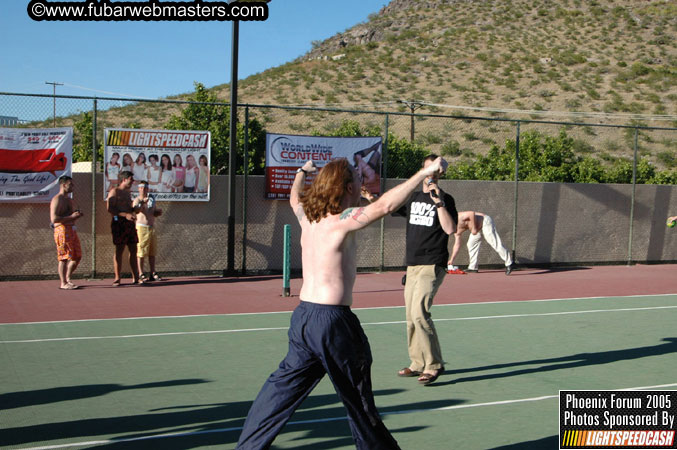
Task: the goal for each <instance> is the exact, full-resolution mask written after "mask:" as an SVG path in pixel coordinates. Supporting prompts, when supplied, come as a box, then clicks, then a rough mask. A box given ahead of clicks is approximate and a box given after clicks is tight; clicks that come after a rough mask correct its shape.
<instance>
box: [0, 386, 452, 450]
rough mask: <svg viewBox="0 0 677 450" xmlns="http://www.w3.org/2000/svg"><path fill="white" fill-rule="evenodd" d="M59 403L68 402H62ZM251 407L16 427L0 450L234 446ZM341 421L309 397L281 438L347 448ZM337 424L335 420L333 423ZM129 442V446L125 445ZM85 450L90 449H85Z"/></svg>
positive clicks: (333, 404)
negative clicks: (22, 448) (15, 448)
mask: <svg viewBox="0 0 677 450" xmlns="http://www.w3.org/2000/svg"><path fill="white" fill-rule="evenodd" d="M181 381H183V380H181ZM198 381H200V380H198ZM153 384H163V383H153ZM179 384H180V383H179ZM104 386H105V385H104ZM141 386H144V385H141ZM73 389H75V388H73ZM102 391H103V390H99V392H102ZM400 392H402V390H399V389H390V390H380V391H375V392H374V395H375V396H385V395H394V394H398V393H400ZM75 398H78V397H75ZM71 399H72V398H71ZM64 400H68V399H67V398H64ZM459 403H462V401H459V400H438V401H433V402H417V403H409V404H403V405H398V406H397V407H394V408H393V409H395V410H397V411H402V410H418V409H429V408H442V407H447V406H452V405H456V404H459ZM251 404H252V402H251V401H246V402H232V403H217V404H206V405H183V406H172V407H168V408H163V409H156V410H150V411H148V413H147V414H137V415H130V416H119V417H99V418H91V419H83V420H73V421H66V422H55V423H46V424H40V425H30V426H19V427H3V429H2V430H0V447H3V448H5V447H8V446H12V445H19V444H27V443H38V442H47V441H53V440H67V441H73V440H74V439H79V440H80V439H81V440H85V441H90V440H99V439H101V440H102V439H106V438H105V436H114V438H111V439H112V440H113V441H115V439H119V440H120V441H123V442H118V443H115V442H112V443H106V444H105V445H102V447H105V448H107V449H109V448H116V447H119V448H126V449H127V448H139V449H141V448H162V449H188V448H195V447H199V446H205V445H214V446H218V445H224V444H235V443H236V442H237V439H238V437H239V435H240V428H241V427H242V425H243V423H244V419H245V417H246V415H247V412H248V411H249V408H250V407H251ZM319 408H322V409H319ZM381 412H382V413H383V414H386V413H387V411H385V410H383V411H381ZM91 415H95V413H94V412H93V413H92V414H91ZM343 417H345V409H344V408H343V405H342V404H341V402H340V401H339V399H338V396H337V395H336V394H327V395H316V396H310V397H308V398H307V399H306V400H305V401H304V402H303V404H302V405H301V406H300V407H299V409H298V410H297V411H296V412H295V413H294V415H293V416H292V418H291V420H290V423H289V424H287V425H286V427H285V428H284V429H283V430H282V432H281V435H282V434H284V433H285V432H287V431H288V432H299V431H302V432H304V433H303V436H304V439H318V440H322V441H323V442H322V443H317V444H313V445H307V446H301V445H300V446H298V447H296V448H308V449H311V448H312V449H331V448H336V447H342V446H346V445H352V444H353V441H352V438H351V437H350V436H351V433H350V428H349V426H348V422H347V420H344V419H343ZM337 418H341V419H339V420H337ZM321 419H333V420H330V421H328V422H327V423H316V422H317V421H318V420H321ZM294 422H308V423H294ZM423 428H425V427H407V428H404V429H392V430H391V432H412V431H419V430H421V429H423ZM168 433H171V434H173V436H167V437H157V435H158V434H168ZM131 439H133V440H132V441H130V440H131ZM91 444H95V443H91ZM87 448H96V447H92V446H88V447H87Z"/></svg>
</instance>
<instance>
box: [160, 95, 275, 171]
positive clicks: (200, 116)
mask: <svg viewBox="0 0 677 450" xmlns="http://www.w3.org/2000/svg"><path fill="white" fill-rule="evenodd" d="M194 84H195V93H194V94H193V97H192V99H191V100H192V101H193V103H190V104H189V105H188V106H187V107H186V108H185V109H184V110H183V111H181V114H180V115H174V116H172V117H171V118H170V119H169V121H168V122H167V124H166V125H165V127H166V128H168V129H170V130H197V131H209V132H211V138H212V141H211V144H212V154H211V171H212V173H213V174H223V173H227V172H228V163H229V161H228V152H229V151H230V142H229V141H230V106H228V105H226V104H224V103H220V102H219V101H218V99H217V98H216V95H215V94H213V93H211V92H209V90H208V89H207V88H205V86H204V85H203V84H202V83H198V82H195V83H194ZM237 127H238V129H237V139H238V144H239V145H238V158H239V161H243V160H244V159H243V157H244V145H243V142H244V124H242V123H239V122H238V124H237ZM265 136H266V132H265V129H264V128H263V125H262V124H261V123H260V122H259V121H258V120H257V119H250V120H249V158H248V166H249V173H250V174H257V175H260V174H263V172H264V168H265V149H266V139H265ZM236 173H238V174H242V173H244V170H243V168H242V166H238V168H237V170H236Z"/></svg>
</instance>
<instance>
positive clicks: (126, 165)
mask: <svg viewBox="0 0 677 450" xmlns="http://www.w3.org/2000/svg"><path fill="white" fill-rule="evenodd" d="M104 142H105V144H104V168H103V171H104V177H103V179H104V182H103V187H104V198H105V197H106V196H107V195H108V191H109V190H110V189H112V188H114V187H115V186H117V184H118V177H119V175H120V172H123V171H129V172H131V173H132V174H133V175H134V184H133V185H132V192H138V184H139V182H140V181H147V182H148V189H149V190H150V192H151V193H152V194H154V195H155V198H156V200H160V201H209V193H210V190H209V185H210V183H209V181H210V177H209V173H210V163H211V160H210V155H211V151H210V150H211V133H210V132H209V131H175V130H133V129H119V128H106V129H105V130H104Z"/></svg>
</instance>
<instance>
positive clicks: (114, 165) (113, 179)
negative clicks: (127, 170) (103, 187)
mask: <svg viewBox="0 0 677 450" xmlns="http://www.w3.org/2000/svg"><path fill="white" fill-rule="evenodd" d="M119 159H120V154H119V153H118V152H115V153H113V154H112V155H110V161H109V162H107V163H106V179H107V180H108V189H109V190H110V189H113V188H115V187H117V185H118V175H119V174H120V164H119V163H118V160H119Z"/></svg>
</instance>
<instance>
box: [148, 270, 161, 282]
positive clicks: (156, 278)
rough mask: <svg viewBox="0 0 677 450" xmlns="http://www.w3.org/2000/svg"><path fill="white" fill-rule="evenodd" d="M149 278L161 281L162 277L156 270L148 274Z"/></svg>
mask: <svg viewBox="0 0 677 450" xmlns="http://www.w3.org/2000/svg"><path fill="white" fill-rule="evenodd" d="M150 279H151V280H153V281H162V278H161V277H160V275H158V274H157V272H153V273H152V274H150Z"/></svg>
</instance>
